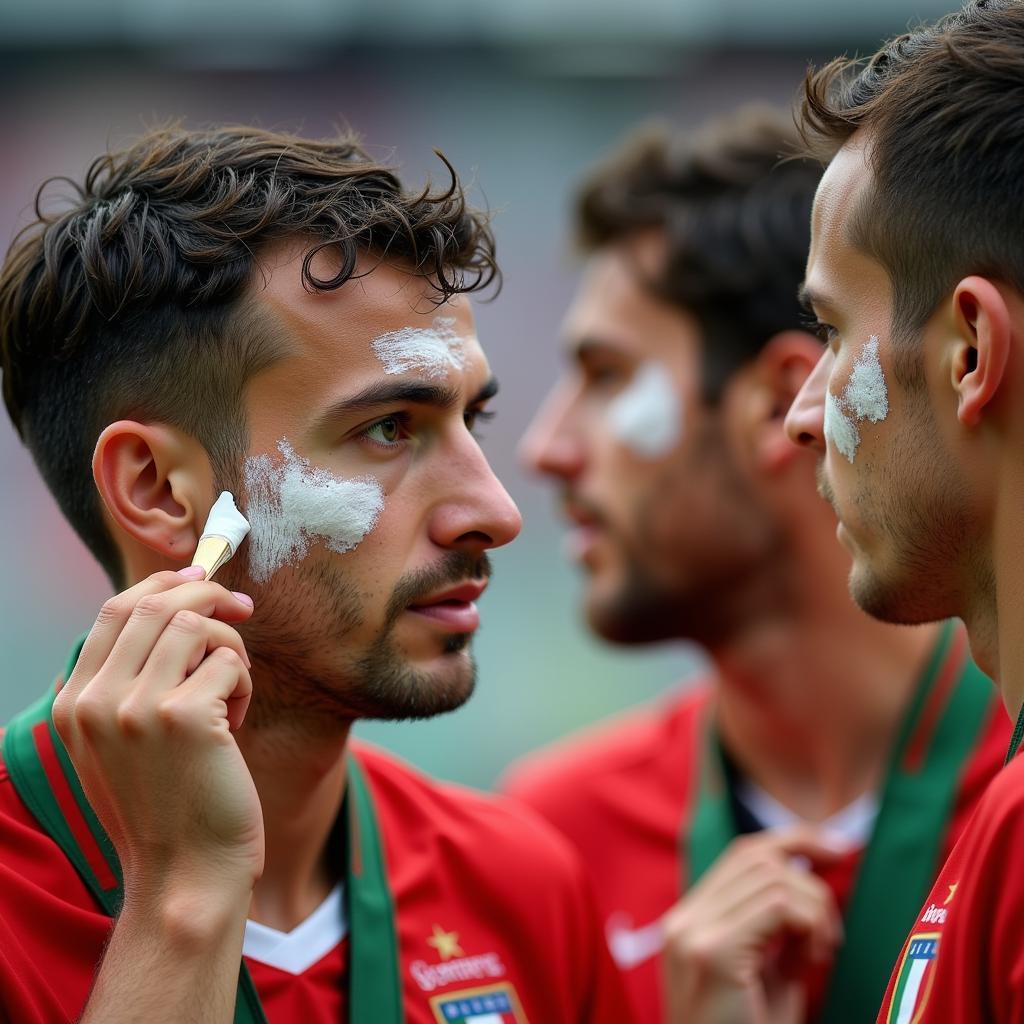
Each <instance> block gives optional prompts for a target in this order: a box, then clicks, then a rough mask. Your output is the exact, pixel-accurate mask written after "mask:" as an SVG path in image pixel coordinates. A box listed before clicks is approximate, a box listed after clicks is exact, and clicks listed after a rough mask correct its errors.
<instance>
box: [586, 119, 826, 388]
mask: <svg viewBox="0 0 1024 1024" xmlns="http://www.w3.org/2000/svg"><path fill="white" fill-rule="evenodd" d="M799 141H800V140H799V136H798V135H797V133H796V129H795V128H794V126H793V119H792V115H790V114H788V113H784V112H782V111H780V110H776V109H774V108H771V107H766V106H748V107H743V108H741V109H740V110H738V111H736V112H734V113H733V114H731V115H729V116H726V117H722V118H719V119H717V120H714V121H711V122H709V123H708V124H706V125H704V126H703V128H701V129H700V130H699V131H697V132H695V133H692V134H688V135H677V134H674V133H673V132H671V131H670V130H669V129H668V128H666V127H665V126H663V125H659V124H652V125H649V126H647V127H645V128H644V129H642V130H641V131H639V132H638V133H636V134H635V135H634V136H633V137H632V138H630V139H628V140H627V141H626V142H625V143H624V144H623V145H622V146H621V147H620V148H619V149H618V150H617V151H616V152H615V153H614V154H613V155H612V156H611V157H610V158H609V159H608V160H607V161H606V162H605V163H604V164H602V165H601V166H600V167H599V168H598V169H597V170H596V171H595V172H594V173H593V174H592V176H591V177H590V179H589V180H588V181H587V182H586V183H585V184H584V187H583V188H582V190H581V192H580V195H579V200H578V205H577V232H578V236H579V241H580V243H581V246H582V248H583V249H584V251H586V252H593V251H594V250H597V249H601V248H603V247H605V246H608V245H614V244H616V243H618V242H620V241H625V240H628V239H629V238H630V236H632V235H635V234H637V233H638V232H641V231H645V230H649V229H652V228H653V229H659V230H662V231H663V232H664V235H665V241H666V259H665V264H664V267H663V268H662V271H661V273H660V275H659V276H658V279H657V280H653V281H650V282H648V284H649V286H650V288H651V290H652V292H653V293H655V294H657V295H658V296H659V297H660V298H662V299H664V300H665V301H667V302H669V303H672V304H673V305H675V306H677V307H679V308H680V309H682V310H683V311H685V312H687V313H688V314H690V315H691V316H693V317H694V318H695V319H696V320H697V323H698V324H699V325H700V329H701V340H702V351H701V365H702V384H703V389H704V396H705V398H706V399H707V400H708V401H717V400H718V399H719V398H720V397H721V392H722V389H723V388H724V387H725V385H726V384H727V383H728V380H729V378H730V377H731V376H732V375H733V374H734V373H735V372H736V370H738V369H739V368H740V367H741V366H743V365H744V364H745V363H747V362H749V360H751V359H752V358H753V357H754V356H755V355H756V354H757V353H758V351H760V349H761V347H762V346H763V345H764V344H765V343H766V342H767V341H768V340H769V339H770V338H771V337H772V336H773V335H775V334H777V333H778V332H779V331H783V330H787V329H792V328H796V327H799V325H800V324H801V322H802V320H803V313H802V311H801V309H800V304H799V302H798V300H797V289H798V287H799V285H800V282H801V281H802V280H803V274H804V264H805V263H806V261H807V248H808V244H809V239H810V213H811V203H812V201H813V199H814V191H815V188H816V187H817V184H818V181H819V179H820V178H821V168H820V167H819V166H818V165H817V164H816V163H815V162H813V161H810V160H806V159H785V158H786V157H792V155H793V154H794V153H795V152H796V149H797V147H798V144H799Z"/></svg>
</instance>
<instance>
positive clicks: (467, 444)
mask: <svg viewBox="0 0 1024 1024" xmlns="http://www.w3.org/2000/svg"><path fill="white" fill-rule="evenodd" d="M436 483H437V486H438V489H439V491H440V492H441V494H442V495H443V496H442V498H441V501H440V502H439V503H438V504H437V505H436V506H435V508H434V512H433V515H432V517H431V521H430V534H431V539H432V540H433V541H434V543H435V544H438V545H439V546H441V547H444V548H453V549H459V550H463V551H478V552H480V551H486V550H488V549H490V548H500V547H501V546H502V545H503V544H508V543H509V542H510V541H513V540H515V538H516V537H517V536H518V535H519V531H520V529H521V528H522V525H523V519H522V516H521V515H520V514H519V509H518V508H517V507H516V503H515V502H514V501H513V500H512V498H511V496H510V495H509V493H508V491H506V490H505V488H504V487H503V486H502V483H501V481H500V480H499V479H498V478H497V476H495V474H494V470H493V469H491V465H490V463H489V462H488V461H487V457H486V456H485V455H484V453H483V451H482V450H481V449H480V446H479V445H478V444H477V442H476V440H475V439H474V438H473V437H471V436H470V435H468V434H467V435H466V436H465V438H464V439H463V443H462V444H460V447H459V450H458V452H457V453H453V457H452V458H450V459H449V460H448V462H447V471H446V472H445V473H444V475H443V477H439V478H436Z"/></svg>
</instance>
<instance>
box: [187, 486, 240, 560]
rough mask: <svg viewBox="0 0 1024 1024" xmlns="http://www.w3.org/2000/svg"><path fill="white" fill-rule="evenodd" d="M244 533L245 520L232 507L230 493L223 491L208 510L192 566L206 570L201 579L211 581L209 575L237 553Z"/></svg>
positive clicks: (232, 500) (233, 500)
mask: <svg viewBox="0 0 1024 1024" xmlns="http://www.w3.org/2000/svg"><path fill="white" fill-rule="evenodd" d="M248 532H249V521H248V520H247V519H246V518H245V516H243V515H242V513H241V512H239V511H238V509H237V508H235V499H234V498H233V497H232V495H231V492H230V491H224V492H223V493H222V494H221V496H220V497H219V498H218V499H217V500H216V501H215V502H214V503H213V508H211V509H210V517H209V519H207V520H206V526H205V527H204V529H203V535H202V536H201V537H200V538H199V546H198V547H197V548H196V553H195V556H194V557H193V558H192V564H193V565H201V566H202V567H203V568H204V569H205V570H206V577H205V578H206V579H208V580H209V579H212V578H213V574H214V573H215V572H216V571H217V570H218V569H219V568H220V567H221V566H222V565H223V564H224V563H225V562H226V561H227V560H228V559H229V558H230V557H231V556H232V555H233V554H234V553H235V552H236V551H237V550H238V545H239V544H241V543H242V540H243V539H244V538H245V535H246V534H247V533H248Z"/></svg>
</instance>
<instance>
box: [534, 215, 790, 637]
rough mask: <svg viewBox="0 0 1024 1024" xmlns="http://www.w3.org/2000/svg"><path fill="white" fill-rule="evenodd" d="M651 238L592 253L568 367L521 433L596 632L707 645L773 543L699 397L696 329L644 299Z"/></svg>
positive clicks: (721, 412)
mask: <svg viewBox="0 0 1024 1024" xmlns="http://www.w3.org/2000/svg"><path fill="white" fill-rule="evenodd" d="M663 258H664V257H663V243H662V240H661V237H660V235H659V234H657V233H655V234H651V235H641V236H637V237H636V238H633V239H630V240H628V241H625V242H622V243H619V244H616V245H612V246H608V247H606V248H604V249H602V250H599V251H598V252H597V253H596V254H595V255H594V256H593V257H592V258H591V259H590V261H589V264H588V266H587V268H586V271H585V274H584V277H583V280H582V283H581V285H580V288H579V291H578V293H577V295H576V297H575V300H574V302H573V304H572V306H571V308H570V310H569V312H568V314H567V316H566V320H565V324H564V337H565V341H566V346H567V350H568V366H567V368H566V369H565V371H564V372H563V374H562V375H561V377H560V379H559V380H557V381H556V383H555V385H554V387H553V389H552V390H551V392H550V394H549V395H548V396H547V398H546V400H545V401H544V403H543V405H542V406H541V408H540V409H539V410H538V412H537V413H536V415H535V417H534V420H533V422H532V423H531V425H530V426H529V428H528V430H527V433H526V435H525V436H524V438H523V441H522V444H521V447H520V454H521V458H522V460H523V462H524V464H525V465H526V466H527V467H528V468H529V469H530V470H532V471H533V472H535V473H539V474H541V475H543V476H544V477H546V478H547V479H548V480H550V481H552V482H553V483H555V484H556V485H557V486H558V488H559V491H560V496H561V499H562V511H563V513H564V515H565V517H566V519H567V520H568V521H569V523H570V524H571V531H570V533H569V536H568V538H567V548H568V553H569V556H570V558H571V559H572V560H573V561H575V562H577V563H578V564H580V565H581V566H582V567H583V568H584V570H585V571H586V574H587V589H586V598H585V603H586V613H587V618H588V621H589V623H590V625H591V627H592V628H593V629H594V630H595V631H596V632H597V633H598V634H600V635H601V636H603V637H604V638H606V639H608V640H611V641H613V642H617V643H644V642H649V641H653V640H660V639H666V638H672V637H693V638H696V639H708V638H709V637H710V636H711V635H713V634H714V632H715V630H716V629H717V620H718V616H719V614H720V613H721V612H722V611H723V609H724V608H725V606H726V605H727V604H728V603H729V594H730V593H731V592H732V591H733V590H734V589H735V586H736V584H737V582H738V580H740V579H741V578H742V577H743V576H744V575H745V574H747V573H749V572H750V571H751V569H752V567H753V566H754V565H756V564H757V562H758V560H759V559H761V558H763V557H764V555H765V552H766V551H767V550H768V549H769V548H770V547H771V546H772V545H773V543H774V541H775V539H776V538H775V533H774V528H773V524H772V521H771V517H770V516H769V515H767V514H766V513H765V510H764V508H763V507H762V506H761V504H760V502H759V501H758V500H757V498H756V496H755V495H754V494H753V492H752V490H751V488H750V486H749V483H748V479H747V474H746V471H745V468H744V467H743V465H742V460H741V459H739V458H738V457H737V456H736V455H735V450H736V448H737V447H738V445H737V444H736V443H735V438H734V437H733V436H732V435H733V433H734V427H735V417H732V416H731V415H730V413H729V412H728V411H727V410H726V409H725V408H724V407H719V408H714V409H712V408H710V407H709V406H708V405H707V404H706V403H705V402H704V401H703V400H702V395H701V368H700V337H699V329H698V326H697V323H696V321H695V320H694V319H693V318H691V317H689V316H687V315H686V314H685V313H684V312H683V311H682V310H680V309H678V308H677V307H675V306H672V305H670V304H668V303H666V302H664V301H662V300H661V299H659V298H657V297H656V296H655V295H654V294H652V290H651V288H650V285H649V281H650V280H651V278H652V277H653V276H655V275H656V273H657V270H658V268H659V266H660V261H661V260H662V259H663Z"/></svg>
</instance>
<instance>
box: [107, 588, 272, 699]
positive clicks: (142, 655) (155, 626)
mask: <svg viewBox="0 0 1024 1024" xmlns="http://www.w3.org/2000/svg"><path fill="white" fill-rule="evenodd" d="M251 614H252V605H251V604H246V603H245V602H243V601H242V600H241V599H240V598H238V597H236V596H235V595H234V594H232V593H231V591H229V590H225V589H224V588H223V587H222V586H221V585H220V584H219V583H208V582H193V583H188V582H185V583H182V584H180V585H179V586H176V587H172V588H169V589H165V590H160V591H157V592H154V593H148V594H144V595H143V596H141V597H140V598H139V600H138V601H137V602H136V604H135V608H134V609H133V610H132V613H131V615H130V616H129V618H128V621H127V623H126V624H125V626H124V628H123V629H122V631H121V635H120V636H119V637H118V638H117V640H116V642H115V643H114V645H113V647H112V649H111V651H110V654H109V656H108V657H107V660H106V663H105V665H104V671H105V672H108V673H110V674H111V675H112V676H113V677H115V678H121V679H132V678H134V677H135V676H137V675H138V674H139V673H140V672H141V671H142V668H143V666H144V665H145V664H146V663H147V662H148V661H149V659H150V656H151V655H152V653H153V652H154V649H155V647H156V644H157V642H158V640H160V638H161V637H162V636H163V635H164V632H165V630H167V629H168V627H169V626H170V625H171V622H172V621H173V622H174V624H175V625H174V628H173V629H172V630H171V633H172V636H174V637H176V638H177V639H178V641H179V642H183V643H185V644H186V645H188V644H189V643H190V642H191V640H192V638H193V637H194V636H195V635H196V632H197V628H198V627H197V623H196V619H197V618H200V617H201V618H205V619H206V620H208V621H212V620H220V621H221V622H224V621H227V622H240V621H243V620H244V619H246V618H248V617H249V616H250V615H251ZM230 633H232V634H234V637H235V639H234V640H231V641H230V642H229V643H228V646H234V647H235V649H236V650H237V651H238V653H239V654H240V655H241V656H242V657H243V658H244V657H245V655H244V648H242V646H241V638H240V637H238V634H237V633H235V632H234V630H230ZM222 635H224V636H225V637H226V636H227V634H222ZM193 667H194V666H193Z"/></svg>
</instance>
